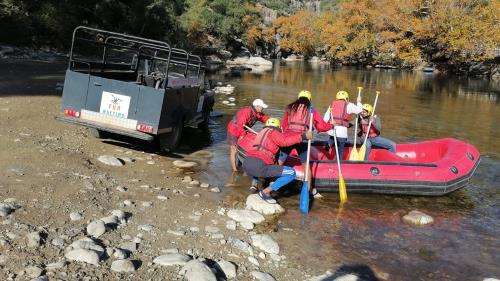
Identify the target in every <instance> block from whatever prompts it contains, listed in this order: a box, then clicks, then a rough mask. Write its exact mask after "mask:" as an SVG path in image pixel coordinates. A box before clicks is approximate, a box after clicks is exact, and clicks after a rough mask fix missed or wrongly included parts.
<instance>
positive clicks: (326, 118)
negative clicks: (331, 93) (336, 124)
mask: <svg viewBox="0 0 500 281" xmlns="http://www.w3.org/2000/svg"><path fill="white" fill-rule="evenodd" d="M330 114H331V110H330V107H328V109H327V110H326V112H325V115H323V121H325V122H329V121H330Z"/></svg>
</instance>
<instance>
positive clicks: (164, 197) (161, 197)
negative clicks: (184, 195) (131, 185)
mask: <svg viewBox="0 0 500 281" xmlns="http://www.w3.org/2000/svg"><path fill="white" fill-rule="evenodd" d="M156 198H158V199H160V200H162V201H167V200H168V197H167V196H163V195H158V196H157V197H156Z"/></svg>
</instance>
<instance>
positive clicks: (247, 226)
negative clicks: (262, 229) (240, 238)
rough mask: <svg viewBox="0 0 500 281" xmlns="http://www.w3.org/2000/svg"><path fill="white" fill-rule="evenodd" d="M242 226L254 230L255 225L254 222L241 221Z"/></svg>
mask: <svg viewBox="0 0 500 281" xmlns="http://www.w3.org/2000/svg"><path fill="white" fill-rule="evenodd" d="M240 226H241V227H242V228H243V229H246V230H252V229H253V228H254V227H255V225H254V224H253V223H251V222H248V221H244V222H240Z"/></svg>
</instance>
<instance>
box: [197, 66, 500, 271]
mask: <svg viewBox="0 0 500 281" xmlns="http://www.w3.org/2000/svg"><path fill="white" fill-rule="evenodd" d="M212 78H213V79H215V80H217V81H222V82H223V83H224V84H228V83H229V84H232V85H234V86H235V87H236V88H235V92H234V93H233V94H231V95H224V94H219V95H218V96H217V105H216V108H215V110H217V111H221V112H223V113H224V114H225V115H224V117H222V118H218V119H215V120H214V122H213V124H212V126H211V140H212V143H211V148H210V149H211V150H213V151H215V152H216V157H215V159H214V160H213V161H212V162H211V163H210V164H209V168H208V170H207V171H204V172H202V173H203V176H204V178H205V179H206V180H209V181H210V182H211V183H213V184H221V182H231V181H235V182H236V183H237V184H238V185H239V187H233V188H228V189H226V192H228V193H237V195H233V196H238V195H240V196H242V197H244V196H246V195H247V188H248V186H249V178H248V177H247V176H245V175H243V174H242V173H241V172H240V173H238V174H236V175H231V173H230V168H229V164H228V160H227V157H228V154H227V145H226V144H225V137H226V131H225V128H226V124H227V122H228V121H229V120H230V118H231V117H232V115H233V114H234V113H235V112H236V111H237V110H238V109H239V108H240V107H241V106H245V105H248V104H250V103H251V101H252V100H253V99H255V98H261V99H263V100H264V101H265V102H266V103H268V104H269V105H270V107H269V109H267V113H268V114H270V115H272V116H275V117H282V115H283V108H284V106H285V105H286V104H288V103H289V102H291V101H293V100H294V99H295V97H296V95H297V93H298V92H299V91H300V90H302V89H307V90H310V91H311V92H312V93H313V105H314V106H315V108H317V109H318V110H319V111H320V112H324V111H325V110H326V108H327V106H328V105H329V103H330V102H331V100H332V98H333V97H334V95H335V93H336V92H337V91H338V90H341V89H342V90H347V91H349V93H350V95H351V99H352V100H354V99H355V97H356V95H357V87H358V86H362V87H363V88H364V90H363V92H362V98H363V102H369V103H372V104H373V100H374V97H375V91H377V90H378V91H381V95H380V96H379V100H378V104H377V108H376V111H377V112H376V114H377V115H378V116H380V117H381V119H382V124H383V133H382V134H383V135H384V136H385V137H388V138H391V139H393V140H395V141H396V142H408V141H418V140H429V139H435V138H442V137H453V138H457V139H460V140H464V141H466V142H469V143H471V144H473V145H475V146H476V147H477V148H478V149H479V151H480V153H481V155H482V160H481V164H480V166H479V168H478V169H477V171H476V174H475V176H474V177H473V179H472V181H471V184H470V185H468V186H467V187H465V188H463V189H461V190H459V191H457V192H454V193H452V194H449V195H447V196H442V197H415V196H413V197H410V196H386V195H366V194H364V195H362V194H349V202H348V204H347V206H345V207H344V209H343V210H342V212H341V213H339V210H338V195H337V194H323V195H325V198H324V199H322V200H320V201H319V202H315V203H314V205H313V207H312V210H311V212H310V213H309V215H308V216H307V218H306V219H304V217H302V216H301V215H300V213H299V211H298V195H297V196H291V197H285V198H279V199H278V200H279V202H280V204H282V205H283V206H284V207H285V208H286V209H287V212H286V213H285V215H284V216H283V217H281V218H280V222H279V224H278V228H277V229H278V231H279V230H280V229H287V228H292V229H296V230H298V233H299V235H298V236H297V239H291V240H288V241H280V243H285V244H286V247H292V248H294V249H296V253H297V254H296V258H297V259H300V258H302V259H304V258H305V260H306V261H305V262H306V263H308V264H309V266H310V267H316V268H318V269H323V270H324V269H325V268H326V269H330V270H331V271H332V272H335V271H336V270H337V271H338V270H342V271H349V270H353V271H358V272H359V271H364V272H365V273H366V274H365V275H364V276H366V277H367V278H368V279H370V276H372V277H373V275H371V271H372V270H373V271H377V272H378V271H382V272H385V273H387V274H388V275H387V276H389V277H388V278H389V279H390V280H482V279H483V278H486V277H497V278H500V269H499V266H498V265H500V239H499V237H500V220H499V218H500V209H499V206H500V204H499V203H500V200H499V199H500V192H499V186H500V184H499V183H498V182H499V180H500V141H499V140H498V138H499V137H500V126H498V124H496V122H497V120H500V84H496V83H493V82H490V81H487V80H479V79H471V78H463V77H456V76H445V75H435V74H427V73H422V72H411V71H399V70H378V69H373V70H369V69H355V68H340V69H332V68H330V67H329V66H325V65H313V64H308V63H302V62H296V63H283V62H282V63H277V62H275V63H274V66H273V69H272V70H270V71H267V72H260V73H251V72H244V73H231V72H219V73H217V74H215V75H213V76H212ZM229 97H234V98H235V99H236V101H235V103H236V106H234V107H231V106H227V105H224V104H222V101H223V100H227V99H228V98H229ZM347 189H349V186H348V183H347ZM241 194H243V195H241ZM411 210H419V211H422V212H425V213H427V214H429V215H431V216H433V217H434V219H435V223H434V224H433V225H432V226H427V227H413V226H408V225H405V224H403V223H402V221H401V217H402V216H403V215H404V214H406V213H408V212H409V211H411ZM372 279H373V278H372Z"/></svg>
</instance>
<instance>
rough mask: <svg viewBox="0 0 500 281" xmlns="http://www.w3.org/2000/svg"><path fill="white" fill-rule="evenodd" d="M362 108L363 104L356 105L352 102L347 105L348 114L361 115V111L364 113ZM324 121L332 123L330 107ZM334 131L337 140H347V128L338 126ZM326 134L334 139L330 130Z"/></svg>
mask: <svg viewBox="0 0 500 281" xmlns="http://www.w3.org/2000/svg"><path fill="white" fill-rule="evenodd" d="M362 106H363V105H362V104H361V103H358V104H357V105H356V104H354V103H352V102H350V103H348V104H347V109H346V112H347V113H348V114H360V113H361V111H363V107H362ZM323 120H325V121H326V122H328V121H330V107H328V109H327V110H326V112H325V115H324V116H323ZM334 130H335V134H336V135H337V138H347V127H344V126H340V125H336V126H335V129H334ZM326 133H327V134H328V135H330V136H332V137H333V130H329V131H328V132H326Z"/></svg>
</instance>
